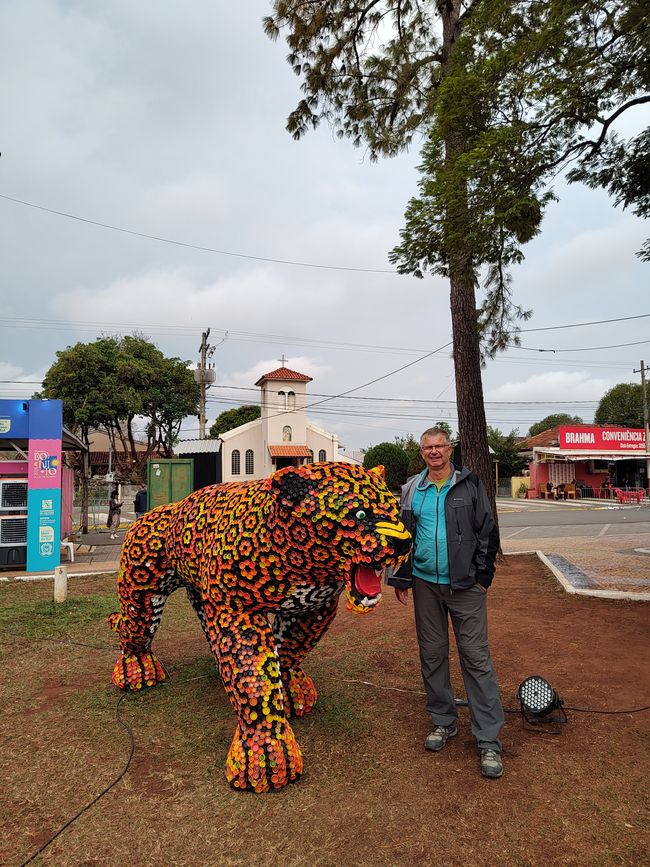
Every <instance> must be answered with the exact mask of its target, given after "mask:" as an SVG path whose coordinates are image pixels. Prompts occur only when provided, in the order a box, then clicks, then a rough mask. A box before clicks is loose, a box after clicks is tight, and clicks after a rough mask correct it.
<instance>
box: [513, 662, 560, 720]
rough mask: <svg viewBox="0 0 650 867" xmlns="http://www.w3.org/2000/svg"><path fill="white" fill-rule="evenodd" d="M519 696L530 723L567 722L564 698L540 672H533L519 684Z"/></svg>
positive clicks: (525, 717) (524, 714)
mask: <svg viewBox="0 0 650 867" xmlns="http://www.w3.org/2000/svg"><path fill="white" fill-rule="evenodd" d="M517 698H518V699H519V703H520V705H521V715H522V717H523V718H524V719H525V720H526V722H528V723H565V722H566V721H567V717H566V713H565V712H564V708H563V707H562V704H563V702H562V699H561V698H560V696H559V695H558V694H557V692H556V691H555V690H554V689H553V687H552V686H551V684H550V683H549V682H548V681H547V680H545V679H544V678H543V677H541V675H539V674H532V675H531V676H530V677H527V678H526V680H523V681H522V682H521V683H520V684H519V689H518V690H517Z"/></svg>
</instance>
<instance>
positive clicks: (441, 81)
mask: <svg viewBox="0 0 650 867" xmlns="http://www.w3.org/2000/svg"><path fill="white" fill-rule="evenodd" d="M644 8H645V9H646V13H645V15H644ZM273 9H274V14H273V15H271V16H269V17H267V18H266V19H265V22H264V26H265V29H266V32H267V34H268V35H269V36H271V37H272V38H276V37H277V36H278V35H279V33H280V32H281V31H282V30H285V31H286V33H287V35H286V38H287V43H288V45H289V49H290V50H289V55H288V61H289V63H290V64H291V65H292V67H293V69H294V71H295V72H296V74H297V75H299V76H300V77H301V78H302V90H303V98H302V99H301V100H300V102H299V104H298V106H297V107H296V109H295V110H294V111H293V112H292V113H291V115H290V116H289V120H288V124H287V128H288V129H289V131H290V132H291V133H292V134H293V135H294V137H295V138H300V137H301V136H302V135H303V134H304V133H305V132H306V131H307V130H308V129H310V128H312V127H315V126H317V125H318V124H319V123H320V121H321V120H322V119H325V120H326V121H328V122H329V123H330V124H331V125H332V126H333V127H334V129H335V130H336V132H337V134H338V135H339V136H341V137H348V138H351V139H352V141H353V142H354V143H355V144H357V145H361V144H363V143H365V144H366V145H367V146H368V148H369V150H370V154H371V157H373V158H376V157H378V156H380V155H389V156H390V155H394V154H396V153H398V152H399V151H400V150H402V149H403V148H405V147H407V146H408V145H409V143H410V142H411V141H412V139H413V138H414V136H416V135H420V134H422V133H425V134H426V144H425V147H424V150H423V164H422V167H421V171H422V180H421V183H420V196H419V198H417V199H413V200H412V201H411V203H410V204H409V206H408V209H407V213H406V225H405V228H404V230H403V232H402V242H401V244H400V245H399V246H398V247H396V248H395V249H394V250H393V253H392V254H391V260H392V261H393V262H395V263H396V264H397V266H398V270H399V271H400V272H402V273H412V274H415V275H417V276H423V275H424V274H425V273H426V272H432V273H436V274H439V275H442V276H445V277H447V278H448V279H449V284H450V306H451V318H452V330H453V344H454V363H455V374H456V395H457V401H458V416H459V430H460V441H461V448H462V453H463V455H464V459H465V462H466V463H468V464H469V465H470V466H471V467H473V468H474V469H475V470H476V471H477V472H478V473H479V475H480V476H481V477H482V478H483V481H484V482H485V483H486V487H487V489H488V491H491V490H492V485H491V484H490V458H489V452H488V446H487V425H486V420H485V411H484V404H483V389H482V382H481V338H483V341H484V344H483V345H484V350H485V352H487V354H488V355H493V354H494V353H495V352H497V351H498V350H500V349H503V348H505V347H506V346H508V345H510V344H512V343H514V344H516V343H517V342H518V335H517V326H516V323H517V321H518V320H519V319H525V318H527V317H528V316H529V315H530V313H529V311H525V310H523V309H522V308H521V307H519V306H518V305H516V304H515V303H514V302H513V300H512V296H511V287H510V277H509V273H508V268H509V266H511V265H512V264H515V263H517V262H519V261H521V259H522V258H523V253H522V251H521V245H522V244H524V243H526V242H527V241H528V240H530V239H531V238H532V237H534V235H535V234H537V232H538V231H539V227H540V223H541V219H542V216H543V212H544V208H545V206H546V205H547V204H548V202H549V201H550V200H551V199H552V193H551V192H550V190H548V189H546V188H545V184H547V183H548V181H549V180H550V179H551V178H552V177H553V176H554V175H555V174H556V173H557V172H558V171H559V170H560V169H561V167H563V166H564V165H565V164H567V162H568V161H569V160H575V159H577V158H580V159H581V160H582V162H581V163H580V166H582V167H585V166H586V167H588V166H589V163H590V161H593V160H594V159H596V158H597V156H598V154H600V153H602V152H603V146H604V144H605V142H606V141H607V135H608V132H609V130H610V127H611V125H612V123H613V122H614V121H615V119H616V118H617V117H619V116H620V115H621V114H622V113H623V112H624V111H626V110H627V109H628V108H630V107H632V106H634V105H637V104H639V103H640V102H647V101H650V96H649V95H647V93H645V91H647V89H648V86H649V85H650V63H648V45H649V44H650V40H649V39H648V38H647V29H648V15H647V0H633V2H624V0H564V2H560V0H539V2H535V3H532V2H529V0H519V2H505V0H494V2H490V3H485V2H481V0H446V2H441V0H436V2H433V0H429V2H426V0H423V2H418V3H415V2H413V0H370V2H368V3H362V4H360V3H358V2H356V0H330V2H328V3H305V2H304V0H275V2H274V3H273ZM594 129H595V130H596V138H595V139H593V138H591V136H592V131H593V130H594ZM584 170H585V171H588V168H585V169H584ZM594 182H596V181H595V180H594ZM481 276H483V278H484V291H485V297H484V300H483V302H482V303H481V305H479V306H478V308H477V303H476V289H477V286H478V283H479V278H480V277H481ZM477 310H478V313H477Z"/></svg>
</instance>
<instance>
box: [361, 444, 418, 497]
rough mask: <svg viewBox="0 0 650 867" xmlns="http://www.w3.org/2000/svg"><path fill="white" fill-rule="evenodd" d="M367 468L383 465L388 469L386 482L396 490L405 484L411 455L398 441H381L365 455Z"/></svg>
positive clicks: (364, 463) (365, 466) (391, 488)
mask: <svg viewBox="0 0 650 867" xmlns="http://www.w3.org/2000/svg"><path fill="white" fill-rule="evenodd" d="M363 466H364V468H365V469H366V470H369V469H371V468H372V467H378V466H383V468H384V470H385V471H386V484H387V486H388V487H389V488H390V490H391V491H396V490H398V489H399V488H400V486H401V485H403V484H404V482H405V481H406V478H407V474H408V468H409V456H408V454H407V453H406V452H405V451H404V449H403V448H401V447H400V446H398V445H397V444H396V443H379V444H378V445H376V446H372V447H371V448H369V449H368V451H367V452H366V453H365V455H364V457H363Z"/></svg>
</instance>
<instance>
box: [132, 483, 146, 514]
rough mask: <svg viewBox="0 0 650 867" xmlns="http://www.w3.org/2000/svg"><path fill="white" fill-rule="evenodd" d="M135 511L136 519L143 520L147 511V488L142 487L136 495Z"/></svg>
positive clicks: (134, 501)
mask: <svg viewBox="0 0 650 867" xmlns="http://www.w3.org/2000/svg"><path fill="white" fill-rule="evenodd" d="M133 509H134V511H135V517H136V519H137V518H141V517H142V516H143V515H144V513H145V512H146V511H147V486H146V485H140V487H139V488H138V491H137V492H136V495H135V497H134V499H133Z"/></svg>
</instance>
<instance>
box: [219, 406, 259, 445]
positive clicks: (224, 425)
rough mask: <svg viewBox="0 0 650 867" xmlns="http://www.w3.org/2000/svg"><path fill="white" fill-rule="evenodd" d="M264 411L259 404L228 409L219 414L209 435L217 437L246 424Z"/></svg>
mask: <svg viewBox="0 0 650 867" xmlns="http://www.w3.org/2000/svg"><path fill="white" fill-rule="evenodd" d="M261 413H262V410H261V408H260V407H259V406H251V405H246V406H238V407H235V408H234V409H227V410H225V411H224V412H222V413H221V415H218V416H217V418H216V421H215V422H214V424H213V425H212V427H211V428H210V433H209V436H210V438H211V439H216V438H217V437H218V436H220V435H221V434H222V433H225V432H226V431H228V430H232V429H233V428H236V427H239V426H240V425H242V424H246V423H247V422H249V421H255V419H258V418H259V417H260V415H261Z"/></svg>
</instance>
